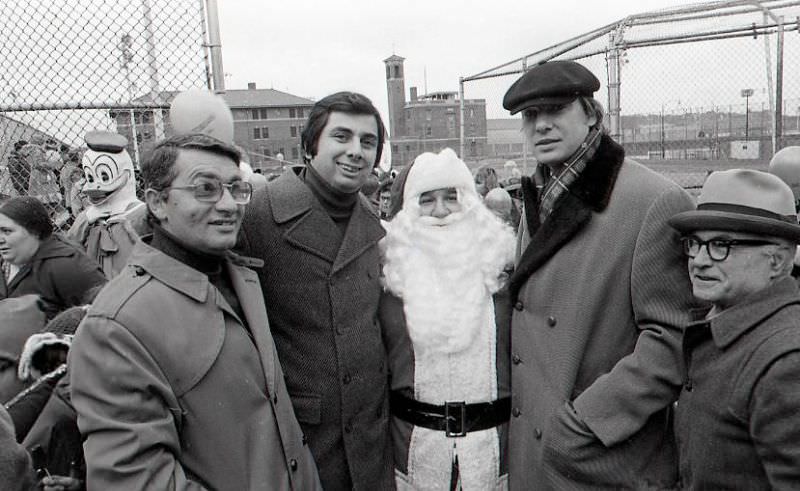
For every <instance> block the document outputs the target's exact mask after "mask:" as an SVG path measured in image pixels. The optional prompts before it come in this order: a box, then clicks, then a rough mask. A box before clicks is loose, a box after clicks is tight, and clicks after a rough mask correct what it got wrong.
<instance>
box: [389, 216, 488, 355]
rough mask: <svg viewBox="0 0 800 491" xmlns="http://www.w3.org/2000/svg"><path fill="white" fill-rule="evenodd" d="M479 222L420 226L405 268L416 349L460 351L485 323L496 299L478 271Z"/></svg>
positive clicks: (407, 307) (405, 303) (405, 301)
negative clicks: (475, 224)
mask: <svg viewBox="0 0 800 491" xmlns="http://www.w3.org/2000/svg"><path fill="white" fill-rule="evenodd" d="M472 226H473V223H471V221H470V220H468V219H462V220H459V221H457V222H454V223H451V224H449V225H447V226H444V227H437V226H428V225H423V224H420V223H417V224H416V225H415V227H414V229H413V230H412V231H411V236H410V238H411V243H412V244H413V245H412V246H411V247H409V249H408V251H407V253H408V256H407V259H406V261H405V264H404V265H403V268H402V274H403V278H404V281H403V284H404V285H403V286H404V288H403V308H404V311H405V315H406V324H407V326H408V331H409V335H410V337H411V340H412V342H413V343H414V349H415V350H419V351H421V352H425V351H429V350H430V351H433V352H437V353H457V352H459V351H461V350H464V349H465V348H466V347H468V346H469V344H470V342H471V340H472V339H473V338H474V337H475V333H476V331H477V330H479V329H480V328H481V327H485V325H483V324H484V322H482V321H483V320H484V319H485V313H486V308H487V302H491V295H490V294H489V292H488V291H487V289H486V286H485V284H484V277H483V276H484V273H483V272H482V271H481V269H480V268H479V267H477V265H478V262H479V259H480V251H478V250H476V248H475V246H474V243H473V238H474V230H473V229H472Z"/></svg>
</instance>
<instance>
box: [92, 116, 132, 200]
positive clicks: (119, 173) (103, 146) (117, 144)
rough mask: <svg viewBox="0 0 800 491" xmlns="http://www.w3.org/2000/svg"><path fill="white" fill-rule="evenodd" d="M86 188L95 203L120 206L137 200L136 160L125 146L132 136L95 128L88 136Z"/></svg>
mask: <svg viewBox="0 0 800 491" xmlns="http://www.w3.org/2000/svg"><path fill="white" fill-rule="evenodd" d="M84 140H85V141H86V146H87V147H88V149H87V150H86V152H85V153H84V154H83V161H82V162H81V166H82V167H83V177H84V179H85V182H84V185H83V188H82V191H83V193H84V194H85V195H86V197H87V198H89V201H90V202H91V204H92V206H94V207H97V208H99V209H103V208H108V209H112V208H116V206H115V204H117V203H119V202H129V201H136V179H135V177H134V174H133V162H132V161H131V157H130V155H128V152H127V150H125V147H126V146H127V145H128V139H127V138H125V137H124V136H122V135H119V134H117V133H111V132H108V131H92V132H89V133H87V134H86V136H85V137H84Z"/></svg>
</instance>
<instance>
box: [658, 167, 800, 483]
mask: <svg viewBox="0 0 800 491" xmlns="http://www.w3.org/2000/svg"><path fill="white" fill-rule="evenodd" d="M670 224H671V225H672V226H673V227H675V228H676V229H677V230H678V231H679V232H681V233H682V234H683V238H682V239H681V241H682V242H683V252H684V253H685V254H686V256H687V257H688V269H689V278H690V279H691V282H692V291H693V293H694V296H695V297H697V298H698V299H700V300H703V301H706V302H709V303H710V307H709V308H706V309H704V310H703V311H701V312H700V313H699V315H698V318H699V320H698V321H697V322H694V323H692V324H690V325H689V327H688V328H687V330H686V336H685V338H684V341H683V352H684V359H685V364H686V379H685V382H684V388H683V391H681V395H680V400H679V401H678V406H677V410H676V413H677V414H676V416H677V417H676V423H675V425H676V434H677V437H678V448H679V452H678V454H679V455H680V471H681V481H682V485H683V487H685V488H686V489H735V488H742V487H746V488H747V489H795V488H797V483H798V482H800V425H798V424H797V414H798V413H800V320H798V319H800V296H798V288H797V285H796V283H795V282H794V281H793V280H792V278H791V275H790V273H791V271H792V266H793V259H794V255H795V249H796V247H797V243H798V242H800V225H798V224H797V214H796V212H795V206H794V197H793V195H792V191H791V189H790V188H789V187H788V186H787V185H786V184H785V183H784V182H782V181H781V180H780V178H778V177H776V176H774V175H770V174H767V173H764V172H759V171H754V170H742V169H734V170H729V171H724V172H714V173H712V174H711V175H710V176H709V177H708V179H707V180H706V183H705V184H704V185H703V189H702V191H701V193H700V197H699V198H698V206H697V209H696V210H694V211H686V212H683V213H679V214H678V215H676V216H675V217H673V218H672V219H671V220H670Z"/></svg>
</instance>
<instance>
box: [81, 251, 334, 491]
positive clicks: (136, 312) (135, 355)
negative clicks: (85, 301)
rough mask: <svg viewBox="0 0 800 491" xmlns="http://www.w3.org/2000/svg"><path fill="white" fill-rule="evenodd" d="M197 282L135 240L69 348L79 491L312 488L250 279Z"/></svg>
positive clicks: (237, 272)
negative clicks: (79, 448) (232, 301)
mask: <svg viewBox="0 0 800 491" xmlns="http://www.w3.org/2000/svg"><path fill="white" fill-rule="evenodd" d="M224 267H227V268H228V273H229V277H230V282H231V286H232V287H233V290H234V291H235V293H236V297H237V299H238V300H239V304H240V307H241V310H242V311H243V313H244V317H245V319H246V322H247V327H245V325H244V324H243V323H242V320H240V318H239V317H238V315H237V314H236V313H235V311H234V309H233V308H232V307H231V306H230V305H229V304H228V302H227V301H226V300H225V297H224V296H223V295H222V293H220V291H219V290H217V288H216V287H214V286H213V285H212V284H211V283H210V282H209V279H208V276H206V275H205V274H203V273H201V272H199V271H197V270H196V269H193V268H190V267H189V266H187V265H186V264H184V263H182V262H180V261H178V260H176V259H173V258H172V257H170V256H168V255H166V254H164V253H163V252H161V251H159V250H157V249H154V248H152V247H150V246H149V245H147V244H145V243H143V242H138V243H137V244H136V245H135V246H134V250H133V253H132V254H131V256H130V258H129V261H128V267H127V268H126V269H125V270H123V271H122V272H121V273H120V274H119V275H117V276H116V277H115V278H114V279H113V280H112V281H111V282H110V283H109V284H108V286H107V287H106V288H104V289H103V290H102V291H101V292H100V294H99V296H98V297H97V299H96V300H95V301H94V303H93V304H92V307H91V308H90V309H89V312H88V313H87V315H86V318H85V319H84V321H83V322H82V323H81V325H80V327H79V328H78V331H77V333H76V335H75V339H74V342H73V343H72V347H71V348H70V351H69V367H70V369H69V371H70V384H71V388H72V404H73V406H74V407H75V410H76V411H77V414H78V428H79V429H80V432H81V434H82V435H83V437H84V438H85V441H84V445H83V448H84V454H85V458H86V464H87V488H88V489H215V490H231V491H240V490H244V489H281V490H288V489H301V490H306V489H312V490H313V489H319V488H320V486H319V479H318V476H317V472H316V468H315V466H314V462H313V459H312V457H311V452H310V451H309V449H308V446H307V445H306V444H305V443H304V442H303V435H302V432H301V430H300V425H299V424H298V423H297V420H296V419H295V416H294V414H293V411H292V406H291V403H290V401H289V395H288V393H287V392H286V386H285V383H284V380H283V373H282V371H281V367H280V364H279V363H278V357H277V354H276V352H275V346H274V344H273V342H272V338H271V336H270V333H269V324H268V322H267V316H266V311H265V308H264V304H263V297H262V295H261V291H260V289H259V286H258V277H257V276H256V273H255V272H253V271H252V270H250V269H248V268H246V267H244V266H242V261H240V260H239V259H234V258H229V259H228V260H227V261H226V262H225V266H224Z"/></svg>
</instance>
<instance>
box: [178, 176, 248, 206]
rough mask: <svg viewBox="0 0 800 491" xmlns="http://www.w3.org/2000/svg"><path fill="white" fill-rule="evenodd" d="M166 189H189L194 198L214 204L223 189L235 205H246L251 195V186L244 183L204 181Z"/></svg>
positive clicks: (220, 197)
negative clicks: (229, 194)
mask: <svg viewBox="0 0 800 491" xmlns="http://www.w3.org/2000/svg"><path fill="white" fill-rule="evenodd" d="M167 189H168V190H169V189H191V190H192V191H193V192H194V198H195V199H196V200H197V201H203V202H205V203H216V202H217V201H219V200H221V199H222V193H223V192H224V190H225V189H227V190H228V192H229V193H231V197H233V201H234V202H236V204H237V205H246V204H247V203H249V202H250V197H251V196H252V195H253V186H252V185H251V184H250V183H249V182H245V181H234V182H232V183H230V184H223V183H222V182H220V181H216V180H206V181H201V182H198V183H197V184H191V185H188V186H170V187H168V188H167Z"/></svg>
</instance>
